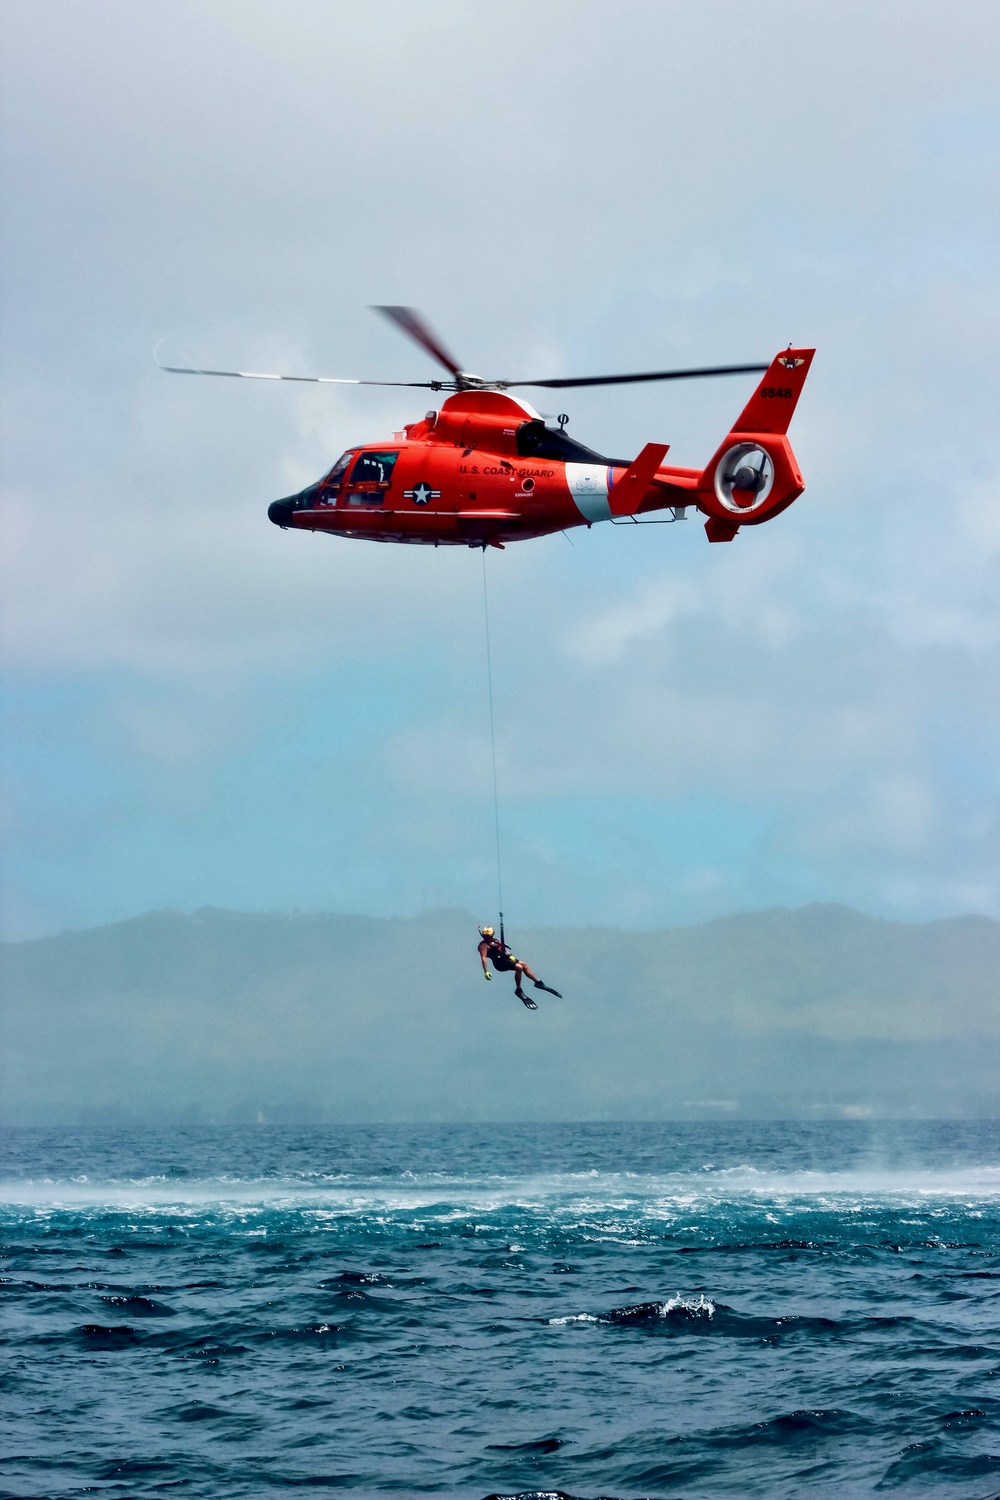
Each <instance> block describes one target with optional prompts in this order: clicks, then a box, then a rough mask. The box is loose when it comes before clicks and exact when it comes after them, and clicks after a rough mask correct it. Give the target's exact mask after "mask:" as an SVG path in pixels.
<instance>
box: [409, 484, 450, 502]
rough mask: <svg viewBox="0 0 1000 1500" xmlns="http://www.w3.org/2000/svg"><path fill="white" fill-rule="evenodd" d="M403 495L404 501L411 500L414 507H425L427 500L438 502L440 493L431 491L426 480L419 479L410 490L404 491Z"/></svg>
mask: <svg viewBox="0 0 1000 1500" xmlns="http://www.w3.org/2000/svg"><path fill="white" fill-rule="evenodd" d="M403 495H404V498H405V499H407V500H412V501H413V503H414V505H426V504H427V502H428V501H429V500H440V498H441V491H440V490H432V489H431V487H430V485H429V484H428V483H427V482H426V480H423V479H421V481H420V483H419V484H415V485H414V486H413V488H412V490H404V491H403Z"/></svg>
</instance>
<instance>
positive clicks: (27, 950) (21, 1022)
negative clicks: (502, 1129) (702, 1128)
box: [0, 903, 1000, 1123]
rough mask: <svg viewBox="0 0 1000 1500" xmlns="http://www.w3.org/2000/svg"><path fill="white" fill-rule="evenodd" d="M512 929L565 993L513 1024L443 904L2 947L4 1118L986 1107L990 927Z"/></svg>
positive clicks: (189, 923)
mask: <svg viewBox="0 0 1000 1500" xmlns="http://www.w3.org/2000/svg"><path fill="white" fill-rule="evenodd" d="M511 936H512V941H513V942H514V943H515V946H516V951H518V952H519V953H523V955H524V956H525V957H526V958H527V959H528V961H529V962H530V963H531V964H532V966H533V967H534V968H535V969H536V971H537V972H539V973H540V974H541V975H542V976H543V977H544V978H545V979H546V980H547V981H548V982H549V983H551V984H554V985H555V986H556V988H558V989H561V990H563V991H564V993H565V995H566V996H567V998H566V999H565V1000H550V999H549V997H547V996H541V997H540V999H541V1001H542V1008H541V1009H540V1010H539V1011H538V1013H537V1014H535V1015H531V1016H529V1015H528V1014H527V1013H526V1012H525V1011H524V1010H523V1009H522V1007H521V1006H520V1005H519V1004H518V1002H517V1001H516V999H515V998H514V997H513V995H512V993H511V990H512V985H511V981H510V979H509V977H507V976H501V975H497V976H496V977H495V979H494V981H493V983H492V985H490V986H486V985H485V984H484V983H483V981H482V977H481V973H480V970H479V961H478V956H477V954H476V952H475V944H476V941H477V934H476V926H475V921H474V919H473V918H472V917H471V916H470V915H468V914H467V913H464V912H462V911H460V910H457V909H453V908H445V909H442V910H438V911H435V912H428V913H425V914H423V915H421V916H419V917H411V918H394V917H369V916H364V915H356V916H352V915H344V914H339V913H320V912H317V913H300V912H289V913H248V912H234V911H229V910H227V909H225V908H211V907H204V908H200V909H199V910H198V911H195V912H192V913H189V914H185V913H183V912H178V911H172V910H169V909H166V910H160V911H154V912H147V913H143V914H140V915H138V916H135V917H130V918H126V919H124V920H122V921H118V922H114V923H108V924H105V925H103V926H101V927H93V928H87V929H82V930H78V931H75V932H67V933H60V934H56V935H54V936H51V937H43V938H34V939H26V940H23V941H21V942H16V943H6V944H2V945H0V977H2V981H3V991H4V996H5V999H4V1006H3V1020H2V1026H3V1031H4V1041H5V1046H4V1061H3V1063H2V1071H0V1090H2V1101H3V1102H2V1106H0V1108H2V1112H3V1118H4V1119H6V1120H8V1121H9V1122H12V1123H32V1122H36V1123H47V1122H51V1121H58V1120H63V1121H67V1122H69V1121H73V1120H79V1119H81V1118H94V1119H99V1118H102V1111H103V1112H104V1113H105V1115H108V1117H109V1118H110V1117H111V1115H115V1112H116V1111H117V1116H116V1117H118V1118H128V1119H134V1120H142V1119H167V1118H170V1119H173V1118H188V1117H191V1118H194V1117H197V1118H204V1119H229V1118H237V1117H239V1118H256V1117H257V1115H260V1114H263V1115H264V1116H265V1117H274V1116H275V1115H277V1116H279V1117H288V1118H291V1117H293V1116H295V1114H296V1111H298V1113H299V1115H301V1116H302V1117H304V1118H305V1117H309V1118H328V1119H336V1120H347V1119H357V1120H363V1119H371V1120H377V1119H399V1120H402V1119H422V1118H427V1119H479V1118H481V1119H529V1118H530V1119H545V1118H560V1119H583V1118H612V1117H614V1118H659V1117H663V1118H669V1117H675V1116H676V1117H690V1116H692V1115H693V1117H695V1118H701V1117H703V1116H704V1112H705V1111H708V1112H709V1113H711V1111H712V1110H713V1109H719V1110H725V1111H735V1112H737V1113H746V1114H765V1115H775V1114H779V1115H780V1114H782V1113H790V1114H794V1115H801V1114H803V1113H806V1114H809V1115H810V1117H817V1116H818V1115H820V1114H822V1113H823V1112H824V1111H826V1112H829V1113H833V1114H837V1113H838V1112H839V1113H840V1114H843V1113H844V1112H845V1111H846V1112H848V1113H852V1112H853V1113H854V1114H859V1113H860V1114H864V1113H865V1112H871V1113H872V1114H876V1115H878V1114H900V1113H902V1114H909V1115H914V1114H928V1113H931V1114H957V1115H961V1114H968V1113H973V1114H983V1113H1000V984H998V976H1000V922H997V921H994V920H993V919H991V918H988V917H981V916H976V915H971V916H958V917H945V918H939V919H936V920H934V921H931V922H923V923H904V922H899V921H894V920H891V919H886V918H879V917H869V916H866V915H865V914H863V913H860V912H856V911H854V910H853V909H852V908H850V907H846V906H841V905H839V904H836V903H813V904H812V905H809V906H806V907H800V908H797V909H796V908H784V907H775V908H770V909H768V910H766V911H762V912H745V913H736V914H734V915H732V916H726V917H717V918H714V919H712V920H711V921H709V922H705V923H700V924H697V925H695V926H683V927H681V926H677V927H665V928H661V929H642V930H635V929H624V928H612V927H607V928H604V927H602V928H594V927H586V928H576V929H574V928H537V929H525V930H524V931H523V932H519V933H518V934H516V936H515V935H511ZM712 1101H716V1102H715V1104H713V1103H712ZM108 1112H110V1114H108Z"/></svg>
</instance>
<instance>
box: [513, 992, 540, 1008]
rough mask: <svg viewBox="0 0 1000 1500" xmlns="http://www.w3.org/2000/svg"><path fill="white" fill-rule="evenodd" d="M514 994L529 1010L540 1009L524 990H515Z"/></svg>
mask: <svg viewBox="0 0 1000 1500" xmlns="http://www.w3.org/2000/svg"><path fill="white" fill-rule="evenodd" d="M514 994H515V995H516V996H517V998H518V999H519V1000H520V1002H521V1004H522V1005H526V1006H527V1007H528V1009H529V1010H537V1009H538V1006H537V1005H536V1004H535V1002H534V1000H532V998H531V996H530V995H526V994H525V993H524V991H523V990H515V991H514Z"/></svg>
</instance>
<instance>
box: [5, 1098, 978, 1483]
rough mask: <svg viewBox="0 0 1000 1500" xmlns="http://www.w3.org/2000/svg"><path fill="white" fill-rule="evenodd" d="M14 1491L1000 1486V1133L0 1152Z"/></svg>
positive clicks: (219, 1133)
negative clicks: (0, 1153) (1, 1153)
mask: <svg viewBox="0 0 1000 1500" xmlns="http://www.w3.org/2000/svg"><path fill="white" fill-rule="evenodd" d="M2 1147H3V1159H2V1161H0V1216H2V1229H3V1235H2V1238H3V1241H4V1261H5V1265H4V1272H3V1274H4V1281H3V1292H4V1296H5V1302H6V1316H5V1319H4V1323H3V1333H2V1345H0V1355H2V1390H3V1413H4V1414H3V1423H4V1430H5V1438H4V1443H3V1453H4V1455H5V1457H4V1458H3V1460H2V1464H0V1470H2V1474H3V1485H4V1489H3V1494H5V1495H11V1496H12V1495H16V1496H77V1495H83V1494H85V1493H86V1494H98V1495H101V1494H107V1495H114V1496H154V1495H155V1496H161V1495H166V1494H173V1493H175V1492H176V1493H178V1494H181V1495H188V1496H210V1497H228V1496H244V1495H246V1496H250V1495H252V1496H271V1495H277V1494H279V1493H283V1492H285V1491H287V1490H289V1489H294V1490H296V1491H298V1492H300V1493H303V1494H309V1493H310V1492H312V1491H315V1492H316V1493H320V1492H321V1491H326V1490H329V1489H346V1490H354V1491H360V1492H367V1493H369V1494H370V1493H372V1492H374V1491H380V1492H385V1491H395V1492H397V1493H405V1492H411V1493H412V1492H415V1491H421V1492H432V1493H436V1494H441V1495H442V1496H444V1495H447V1496H461V1497H474V1496H485V1495H487V1494H495V1493H498V1492H499V1493H504V1494H514V1493H519V1492H521V1493H523V1492H526V1491H538V1490H555V1489H559V1490H563V1491H568V1492H570V1493H572V1494H574V1495H582V1496H593V1495H608V1496H623V1497H632V1496H674V1495H678V1496H679V1495H683V1496H686V1497H699V1496H721V1495H739V1496H750V1495H761V1496H769V1497H790V1496H809V1497H813V1496H822V1497H827V1496H828V1497H834V1496H836V1497H838V1500H841V1497H850V1496H860V1495H871V1494H873V1493H876V1492H882V1491H888V1492H891V1493H894V1494H896V1495H900V1496H906V1495H911V1494H912V1495H920V1496H924V1495H935V1496H955V1497H962V1500H970V1497H971V1500H974V1497H986V1496H995V1495H997V1494H998V1493H1000V1127H998V1125H997V1124H995V1123H986V1124H921V1125H906V1126H902V1125H869V1124H865V1123H862V1122H845V1123H844V1124H836V1125H830V1124H824V1125H815V1126H806V1125H800V1124H789V1123H775V1124H748V1123H739V1124H737V1123H735V1122H732V1123H730V1124H727V1125H719V1126H705V1127H701V1126H692V1125H612V1126H609V1125H586V1126H551V1125H550V1126H537V1127H529V1126H524V1127H495V1128H494V1127H482V1126H469V1127H421V1128H416V1127H414V1128H403V1127H379V1128H373V1127H357V1128H353V1129H352V1128H308V1129H297V1128H291V1127H286V1128H268V1127H261V1128H259V1129H255V1130H254V1129H246V1128H243V1129H233V1130H207V1129H188V1130H173V1131H169V1132H168V1131H162V1132H158V1131H153V1130H149V1131H133V1132H121V1133H112V1132H100V1131H72V1130H53V1131H42V1130H20V1131H18V1130H12V1131H6V1132H4V1133H3V1136H2Z"/></svg>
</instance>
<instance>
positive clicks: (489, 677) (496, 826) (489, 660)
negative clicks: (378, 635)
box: [483, 547, 503, 930]
mask: <svg viewBox="0 0 1000 1500" xmlns="http://www.w3.org/2000/svg"><path fill="white" fill-rule="evenodd" d="M483 621H484V623H485V626H486V685H487V689H488V694H489V700H490V752H491V754H492V757H493V831H494V834H495V836H496V846H497V910H498V911H499V913H500V927H501V930H502V928H503V871H502V865H501V860H500V797H499V795H498V793H497V735H496V720H495V718H494V714H493V653H492V651H491V649H490V595H489V589H488V588H487V584H486V548H485V547H484V548H483Z"/></svg>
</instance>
